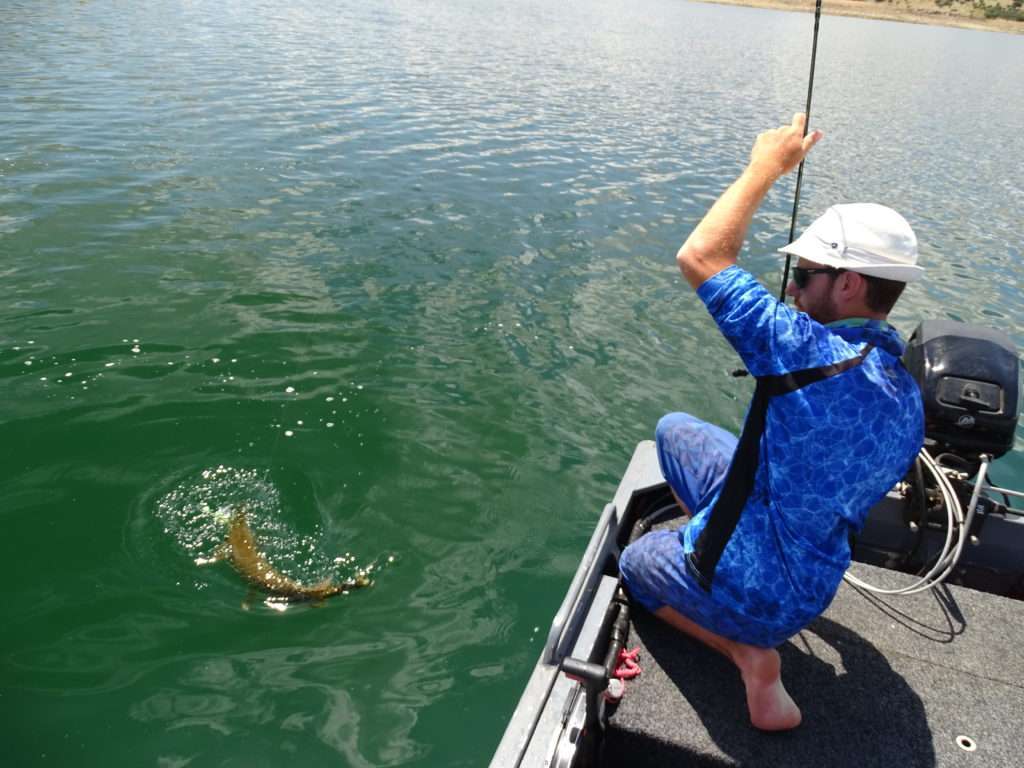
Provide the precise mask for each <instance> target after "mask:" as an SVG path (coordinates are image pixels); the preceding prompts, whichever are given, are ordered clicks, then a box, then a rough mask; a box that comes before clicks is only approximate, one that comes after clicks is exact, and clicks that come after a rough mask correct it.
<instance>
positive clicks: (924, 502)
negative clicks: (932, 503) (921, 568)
mask: <svg viewBox="0 0 1024 768" xmlns="http://www.w3.org/2000/svg"><path fill="white" fill-rule="evenodd" d="M914 484H915V485H916V486H917V493H916V494H915V496H917V502H918V514H917V531H915V532H914V544H913V546H911V548H910V549H909V550H908V551H907V553H906V554H905V555H904V556H903V565H902V567H904V568H906V567H908V566H909V565H910V563H911V561H912V560H913V559H914V556H915V555H916V554H917V550H918V549H920V548H921V541H922V540H923V539H924V530H925V527H926V526H927V525H928V488H927V487H926V486H925V484H924V469H923V468H922V467H921V458H920V457H918V458H916V459H914Z"/></svg>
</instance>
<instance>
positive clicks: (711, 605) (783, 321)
mask: <svg viewBox="0 0 1024 768" xmlns="http://www.w3.org/2000/svg"><path fill="white" fill-rule="evenodd" d="M804 124H805V117H804V115H802V114H798V115H796V116H794V118H793V122H792V124H791V125H788V126H784V127H782V128H779V129H776V130H773V131H767V132H765V133H763V134H761V135H760V136H758V137H757V141H756V142H755V144H754V148H753V150H752V151H751V155H750V162H749V164H748V166H747V168H746V170H744V172H743V173H742V174H741V175H740V177H739V178H738V179H737V180H736V181H735V182H734V183H733V184H732V186H730V187H729V189H728V190H726V192H725V193H724V194H723V195H722V196H721V198H719V200H718V201H717V202H716V203H715V204H714V206H713V207H712V208H711V210H710V211H709V212H708V213H707V215H706V216H705V217H704V219H703V220H702V221H701V222H700V224H699V225H698V226H697V228H696V229H695V230H694V231H693V233H692V234H691V235H690V237H689V238H688V239H687V240H686V243H685V244H684V245H683V247H682V248H681V249H680V251H679V253H678V255H677V257H676V260H677V262H678V264H679V267H680V269H681V270H682V273H683V275H684V277H685V278H686V280H687V281H688V282H689V283H690V285H691V286H693V288H695V289H696V290H697V295H698V297H699V298H700V299H701V300H702V301H703V302H704V304H705V305H706V307H707V309H708V311H709V312H710V313H711V316H712V317H713V318H714V320H715V322H716V323H717V325H718V327H719V329H720V330H721V332H722V333H723V334H724V335H725V337H726V338H727V339H728V341H729V342H730V343H731V344H732V346H733V347H734V348H735V349H736V351H737V352H738V353H739V355H740V357H741V358H742V359H743V362H744V363H745V364H746V367H747V369H748V370H749V371H750V373H751V374H752V375H753V376H755V377H756V378H757V388H756V389H755V395H754V400H753V402H752V403H751V406H750V409H749V411H748V413H747V419H746V422H745V424H744V429H743V433H742V435H741V436H740V438H739V440H737V439H736V438H735V437H733V436H732V435H731V434H729V433H728V432H725V431H724V430H722V429H719V428H718V427H715V426H712V425H710V424H706V423H704V422H701V421H699V420H698V419H695V418H693V417H692V416H688V415H686V414H679V413H676V414H669V415H668V416H665V417H664V418H663V419H662V420H661V421H660V422H659V423H658V428H657V431H656V438H657V448H658V458H659V461H660V463H661V469H662V473H663V474H664V476H665V478H666V480H667V481H668V483H669V485H670V486H671V488H672V491H673V493H674V495H675V497H676V499H677V501H678V502H679V504H680V505H681V506H682V507H683V508H684V510H685V511H686V512H687V513H689V514H690V515H691V520H690V522H689V523H688V524H687V525H686V526H685V527H684V528H683V529H682V530H681V531H679V532H672V531H657V532H653V533H650V534H648V535H646V536H644V537H642V538H641V539H639V540H638V541H637V542H635V543H634V544H632V545H631V546H629V547H627V548H626V550H625V551H624V552H623V554H622V558H621V563H620V568H621V571H622V574H623V578H624V581H625V583H626V585H627V587H628V588H629V590H630V592H631V594H632V595H633V598H634V599H635V600H636V601H638V602H639V603H640V604H641V605H643V606H645V607H646V608H647V609H648V610H651V611H652V612H654V613H655V614H656V615H657V616H659V617H660V618H662V619H663V620H665V621H667V622H669V623H670V624H672V625H673V626H674V627H676V628H678V629H680V630H682V631H683V632H685V633H687V634H689V635H691V636H693V637H695V638H697V639H698V640H700V641H702V642H703V643H705V644H707V645H709V646H710V647H712V648H714V649H715V650H717V651H719V652H721V653H723V654H724V655H725V656H727V657H728V658H729V659H731V660H732V661H733V662H734V663H735V665H736V666H737V667H738V669H739V671H740V675H741V677H742V679H743V683H744V686H745V688H746V698H747V707H748V710H749V714H750V720H751V723H752V724H753V725H754V726H755V727H757V728H761V729H764V730H785V729H789V728H794V727H796V726H797V725H799V723H800V717H801V716H800V710H799V708H798V707H797V706H796V704H795V703H794V702H793V700H792V699H791V698H790V696H789V694H788V693H787V692H786V689H785V688H784V687H783V685H782V678H781V661H780V657H779V654H778V652H777V651H776V650H775V646H777V645H780V644H781V643H783V642H784V641H785V640H786V639H787V638H788V637H791V636H792V635H794V634H796V633H797V632H798V631H799V630H800V629H801V628H802V627H804V626H805V625H807V624H808V623H809V622H810V621H812V620H813V619H814V618H815V617H816V616H818V615H819V614H820V613H821V612H822V611H824V610H825V608H826V607H827V606H828V604H829V603H830V602H831V600H832V598H833V597H834V595H835V592H836V590H837V589H838V586H839V582H840V580H841V579H842V575H843V573H844V572H845V571H846V569H847V567H848V566H849V563H850V549H849V533H850V532H851V531H857V530H859V529H860V527H861V526H862V525H863V523H864V518H865V516H866V514H867V512H868V509H869V508H870V507H871V506H872V505H873V504H874V503H875V502H877V501H878V500H879V499H881V498H882V496H884V495H885V493H886V492H887V491H888V490H889V489H890V488H891V487H892V486H893V485H894V484H895V483H896V482H897V481H898V480H899V479H900V478H901V477H902V476H903V475H904V473H905V472H906V471H907V469H908V468H909V466H910V465H911V463H912V462H913V460H914V457H915V456H916V454H917V452H918V450H919V449H920V447H921V444H922V441H923V439H924V418H923V411H922V405H921V396H920V393H919V391H918V388H917V385H916V383H915V382H914V381H913V379H912V378H911V377H910V375H909V374H908V373H907V371H906V370H905V369H904V368H903V367H902V364H901V363H900V359H899V358H900V356H901V355H902V354H903V349H904V344H903V341H902V340H901V339H900V336H899V334H898V332H897V331H896V330H895V329H893V328H892V327H891V326H889V325H888V324H887V323H886V322H885V318H886V316H887V315H888V313H889V310H890V309H891V308H892V305H893V303H894V302H895V301H896V299H897V298H898V297H899V294H900V292H901V291H902V290H903V287H904V286H905V284H906V283H907V282H909V281H912V280H917V279H918V278H919V277H920V276H921V273H922V270H921V268H920V267H918V266H917V264H916V262H917V240H916V238H915V237H914V233H913V231H912V230H911V228H910V226H909V225H908V224H907V222H906V221H905V220H904V219H903V218H902V217H901V216H900V215H899V214H898V213H896V212H895V211H893V210H891V209H889V208H886V207H884V206H880V205H874V204H853V205H836V206H833V207H831V208H829V209H828V211H826V212H825V214H824V215H823V216H821V217H820V218H819V219H818V220H816V221H815V222H814V223H813V224H812V225H811V226H810V228H809V229H808V230H807V231H806V232H805V233H804V234H803V235H802V236H801V237H800V238H798V239H797V240H796V241H794V242H793V243H790V244H789V245H787V246H786V247H784V248H782V249H781V250H782V251H783V252H786V253H790V254H793V255H794V256H796V257H798V258H799V261H798V263H797V265H796V268H795V269H794V270H793V279H792V281H791V282H790V283H789V285H788V286H787V289H786V293H787V294H788V295H789V296H791V297H793V300H794V302H793V303H794V305H795V307H796V310H793V309H791V308H790V307H788V306H786V305H785V304H783V303H780V302H779V301H777V300H776V299H775V298H774V297H773V296H772V295H771V294H769V293H768V291H766V290H765V289H764V288H763V287H762V286H761V285H760V284H759V283H757V282H756V281H755V280H754V278H753V277H752V276H751V275H750V274H749V273H747V272H745V271H744V270H742V269H740V268H739V267H738V266H737V265H736V258H737V255H738V254H739V251H740V248H741V246H742V244H743V240H744V236H745V234H746V232H747V228H748V227H749V225H750V221H751V218H752V217H753V215H754V212H755V211H756V210H757V208H758V206H759V205H760V204H761V201H762V200H763V199H764V196H765V194H766V193H767V192H768V190H769V189H770V187H771V186H772V184H774V183H775V181H776V180H778V179H779V178H780V177H781V176H783V175H784V174H787V173H789V172H791V171H792V170H793V169H794V168H796V167H797V166H798V165H799V163H800V161H801V160H802V159H803V158H804V156H805V155H806V154H807V153H808V152H809V151H810V149H811V147H813V146H814V145H815V144H816V143H817V142H818V140H819V139H820V138H821V133H820V132H818V131H815V132H813V133H811V134H810V135H808V136H806V137H804V135H803V134H804Z"/></svg>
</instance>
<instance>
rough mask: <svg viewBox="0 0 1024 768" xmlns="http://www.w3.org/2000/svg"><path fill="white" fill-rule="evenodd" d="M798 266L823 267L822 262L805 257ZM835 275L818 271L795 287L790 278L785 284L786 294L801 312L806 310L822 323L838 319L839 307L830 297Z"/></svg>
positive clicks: (807, 267) (808, 267)
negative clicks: (805, 281) (801, 286)
mask: <svg viewBox="0 0 1024 768" xmlns="http://www.w3.org/2000/svg"><path fill="white" fill-rule="evenodd" d="M796 265H797V266H798V267H804V268H806V269H824V267H825V265H824V264H817V263H815V262H813V261H808V260H807V259H800V260H799V261H798V262H797V264H796ZM835 282H836V275H835V274H834V273H833V274H823V273H819V274H816V275H811V276H810V278H809V279H808V281H807V285H805V286H804V287H803V288H797V286H796V283H795V282H794V281H793V280H792V279H791V280H790V281H789V284H788V285H787V286H786V295H787V296H792V297H793V304H794V306H796V308H797V309H798V310H800V311H801V312H806V313H807V314H808V315H810V316H811V317H813V318H814V319H815V320H817V321H818V322H819V323H822V324H823V325H824V324H826V323H831V322H832V321H834V320H838V319H839V309H838V307H836V303H835V300H834V299H833V297H832V289H833V287H835Z"/></svg>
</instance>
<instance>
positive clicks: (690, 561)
mask: <svg viewBox="0 0 1024 768" xmlns="http://www.w3.org/2000/svg"><path fill="white" fill-rule="evenodd" d="M872 349H874V345H873V344H867V345H865V347H864V349H862V350H861V352H860V354H859V355H857V357H851V358H849V359H847V360H843V361H841V362H838V363H833V364H830V365H823V366H819V367H818V368H805V369H803V370H800V371H792V372H791V373H785V374H782V375H779V376H759V377H758V379H757V386H756V388H755V389H754V399H753V400H752V401H751V403H750V410H749V411H748V413H747V420H746V422H745V423H744V425H743V432H742V433H741V434H740V439H739V442H738V443H737V444H736V452H735V453H734V454H733V457H732V462H731V463H730V464H729V471H728V472H727V473H726V475H725V481H724V483H723V485H722V492H721V493H720V494H719V496H718V501H717V502H716V503H715V507H714V509H712V510H711V514H710V515H709V517H708V521H707V524H706V525H705V526H704V529H703V530H702V531H701V532H700V535H699V536H697V541H696V542H694V550H693V552H691V553H690V554H689V555H687V556H686V565H687V569H688V570H689V571H690V573H691V575H692V576H693V577H694V578H695V579H696V580H697V581H698V582H699V583H700V585H701V586H702V587H703V588H704V589H705V590H707V591H709V592H710V591H711V581H712V579H713V578H714V575H715V568H717V567H718V561H719V559H720V558H721V557H722V552H724V551H725V545H726V544H728V542H729V539H730V538H731V537H732V534H733V531H735V530H736V526H737V525H738V524H739V521H740V514H741V513H742V512H743V508H744V507H745V506H746V504H747V499H748V498H749V497H750V492H751V491H752V490H753V488H754V477H755V475H756V474H757V467H758V464H759V463H760V460H761V436H762V435H763V434H764V426H765V418H766V416H767V414H768V401H769V400H770V399H771V398H773V397H776V396H778V395H785V394H787V393H789V392H795V391H796V390H798V389H803V388H804V387H806V386H809V385H811V384H814V383H816V382H819V381H823V380H824V379H828V378H831V377H833V376H838V375H839V374H840V373H843V372H844V371H848V370H850V369H851V368H856V367H857V366H858V365H860V364H861V363H862V362H864V358H866V357H867V356H868V354H869V353H870V352H871V350H872Z"/></svg>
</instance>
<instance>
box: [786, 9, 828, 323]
mask: <svg viewBox="0 0 1024 768" xmlns="http://www.w3.org/2000/svg"><path fill="white" fill-rule="evenodd" d="M820 22H821V0H816V1H815V5H814V40H813V41H812V43H811V74H810V76H809V77H808V78H807V106H806V107H805V108H804V114H805V115H806V116H807V118H806V119H805V120H804V136H805V137H806V136H807V126H809V125H810V124H811V94H813V93H814V61H815V59H816V58H817V56H818V25H819V23H820ZM805 160H806V156H805V157H804V160H801V161H800V168H799V170H797V172H796V194H795V195H794V196H793V217H792V219H790V222H789V240H787V241H786V242H787V243H792V242H793V237H794V235H795V234H796V212H797V209H798V208H799V206H800V184H801V182H802V181H803V179H804V162H805ZM792 259H793V257H792V256H791V255H790V254H788V253H787V254H786V268H785V270H784V271H783V273H782V288H781V290H780V291H779V301H781V302H782V303H783V304H785V303H786V285H787V283H789V267H790V264H791V262H792Z"/></svg>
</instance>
